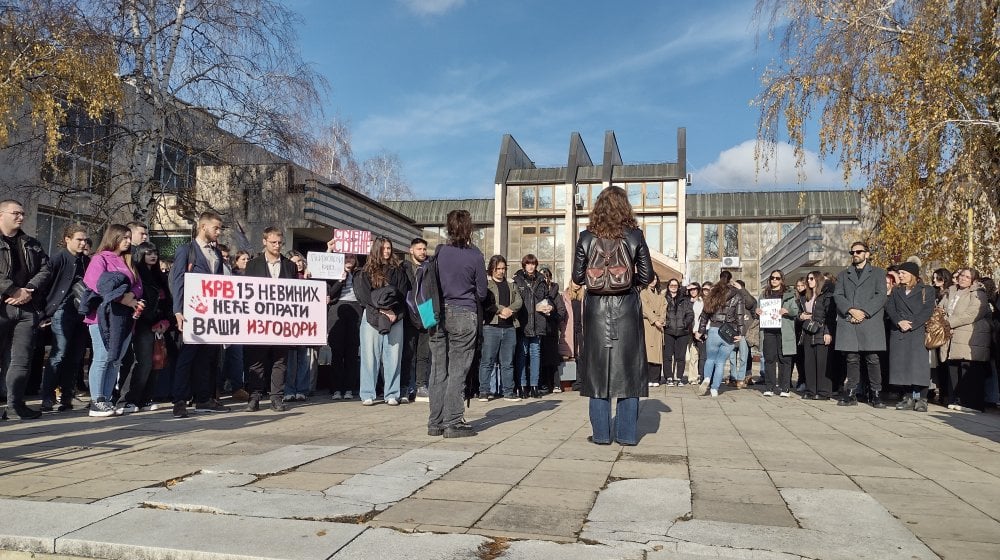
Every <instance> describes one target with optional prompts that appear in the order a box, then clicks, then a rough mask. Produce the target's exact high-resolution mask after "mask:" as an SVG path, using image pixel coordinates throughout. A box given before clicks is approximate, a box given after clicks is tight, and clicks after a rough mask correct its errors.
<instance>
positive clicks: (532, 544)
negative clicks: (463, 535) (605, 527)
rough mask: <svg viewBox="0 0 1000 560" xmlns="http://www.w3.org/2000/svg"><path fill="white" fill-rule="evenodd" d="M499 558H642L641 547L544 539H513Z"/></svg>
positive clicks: (594, 559)
mask: <svg viewBox="0 0 1000 560" xmlns="http://www.w3.org/2000/svg"><path fill="white" fill-rule="evenodd" d="M497 558H498V559H499V560H608V559H609V558H615V559H617V560H643V559H644V558H646V555H645V552H644V551H643V550H641V549H638V548H635V549H624V548H621V547H610V546H603V545H586V544H557V543H552V542H544V541H513V542H510V543H509V544H508V546H507V548H506V549H505V550H504V551H503V553H502V554H500V556H498V557H497Z"/></svg>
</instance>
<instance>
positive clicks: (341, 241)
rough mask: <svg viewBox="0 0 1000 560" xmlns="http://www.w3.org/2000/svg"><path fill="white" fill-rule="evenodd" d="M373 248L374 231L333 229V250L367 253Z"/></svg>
mask: <svg viewBox="0 0 1000 560" xmlns="http://www.w3.org/2000/svg"><path fill="white" fill-rule="evenodd" d="M371 248H372V232H370V231H365V230H360V229H335V230H333V252H334V253H346V254H348V255H367V254H368V251H369V250H371Z"/></svg>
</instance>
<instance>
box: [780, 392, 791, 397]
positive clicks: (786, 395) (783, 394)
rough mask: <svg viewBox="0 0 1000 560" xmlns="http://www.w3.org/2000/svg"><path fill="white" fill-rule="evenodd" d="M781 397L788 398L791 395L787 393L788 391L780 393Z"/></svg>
mask: <svg viewBox="0 0 1000 560" xmlns="http://www.w3.org/2000/svg"><path fill="white" fill-rule="evenodd" d="M781 396H782V397H790V396H792V394H791V393H789V392H788V391H782V392H781Z"/></svg>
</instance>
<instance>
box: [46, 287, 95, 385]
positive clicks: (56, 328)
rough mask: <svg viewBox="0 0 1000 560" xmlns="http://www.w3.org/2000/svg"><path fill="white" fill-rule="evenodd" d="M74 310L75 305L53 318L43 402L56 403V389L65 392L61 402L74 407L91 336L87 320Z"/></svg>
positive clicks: (64, 309) (57, 311)
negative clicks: (74, 395) (77, 386)
mask: <svg viewBox="0 0 1000 560" xmlns="http://www.w3.org/2000/svg"><path fill="white" fill-rule="evenodd" d="M68 301H70V302H71V301H72V299H69V300H68ZM71 306H72V303H68V304H64V305H63V306H62V307H60V308H59V309H57V310H56V312H55V314H54V315H53V316H52V350H51V351H50V352H49V363H48V364H47V365H46V366H45V370H44V371H43V372H42V400H43V401H45V400H48V401H52V402H53V403H54V402H55V388H56V387H59V389H60V391H61V392H62V396H61V402H63V403H65V404H70V402H71V401H72V399H73V391H74V389H75V387H76V374H77V372H79V371H80V365H81V363H83V349H84V347H85V346H86V344H87V341H86V339H85V337H86V336H88V333H87V326H86V325H84V324H83V317H81V316H80V314H79V313H77V312H76V309H73V308H72V307H71Z"/></svg>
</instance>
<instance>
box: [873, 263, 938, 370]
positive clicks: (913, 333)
mask: <svg viewBox="0 0 1000 560" xmlns="http://www.w3.org/2000/svg"><path fill="white" fill-rule="evenodd" d="M934 305H935V298H934V288H932V287H930V286H928V285H926V284H924V283H923V282H918V283H917V285H916V286H914V288H913V289H912V290H910V293H909V294H907V293H906V289H905V288H904V287H903V286H896V287H895V288H893V289H892V293H891V294H889V299H888V300H887V301H886V304H885V313H886V315H887V316H888V318H889V321H888V325H887V326H888V328H889V383H892V384H893V385H903V386H904V387H905V386H907V385H917V386H920V387H928V386H930V384H931V368H930V362H929V360H928V356H927V347H926V346H924V334H925V333H926V332H927V329H926V325H927V320H928V319H930V318H931V313H932V312H933V311H934ZM903 320H906V321H910V322H911V323H913V328H912V329H911V330H908V331H906V332H903V331H901V330H899V322H900V321H903Z"/></svg>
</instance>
